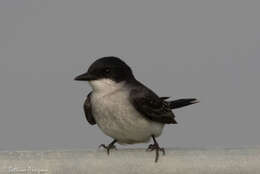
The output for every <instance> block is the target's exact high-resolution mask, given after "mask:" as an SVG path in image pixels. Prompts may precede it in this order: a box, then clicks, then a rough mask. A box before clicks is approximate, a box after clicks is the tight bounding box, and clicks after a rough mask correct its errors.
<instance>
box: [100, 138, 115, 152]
mask: <svg viewBox="0 0 260 174" xmlns="http://www.w3.org/2000/svg"><path fill="white" fill-rule="evenodd" d="M116 142H117V141H116V140H114V141H112V142H111V143H110V144H109V145H108V146H106V145H105V144H100V145H99V146H98V147H99V148H100V147H103V148H105V149H106V150H107V155H109V151H110V149H116V146H115V145H114V144H115V143H116Z"/></svg>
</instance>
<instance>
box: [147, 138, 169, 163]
mask: <svg viewBox="0 0 260 174" xmlns="http://www.w3.org/2000/svg"><path fill="white" fill-rule="evenodd" d="M152 138H153V142H154V144H150V145H149V146H148V148H147V149H146V151H153V150H155V162H157V161H158V159H159V151H162V153H163V155H165V150H164V148H161V147H160V146H159V144H158V143H157V141H156V139H155V137H154V135H152Z"/></svg>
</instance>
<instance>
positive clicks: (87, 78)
mask: <svg viewBox="0 0 260 174" xmlns="http://www.w3.org/2000/svg"><path fill="white" fill-rule="evenodd" d="M96 79H97V78H96V77H95V76H93V75H91V74H89V73H88V72H87V73H84V74H81V75H79V76H77V77H76V78H75V79H74V80H77V81H91V80H96Z"/></svg>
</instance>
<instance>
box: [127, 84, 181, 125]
mask: <svg viewBox="0 0 260 174" xmlns="http://www.w3.org/2000/svg"><path fill="white" fill-rule="evenodd" d="M163 99H164V98H159V97H158V96H157V95H156V94H155V93H154V92H153V91H151V90H150V89H148V88H146V87H145V86H143V85H140V86H139V87H137V88H134V89H132V90H131V92H130V101H131V103H132V104H133V105H134V107H135V109H136V110H137V111H138V112H140V113H141V115H143V116H145V117H146V118H148V119H150V120H152V121H155V122H160V123H165V124H166V123H168V124H177V122H176V121H175V119H174V118H175V116H174V114H173V112H172V111H171V108H170V107H169V103H168V102H166V101H164V100H163Z"/></svg>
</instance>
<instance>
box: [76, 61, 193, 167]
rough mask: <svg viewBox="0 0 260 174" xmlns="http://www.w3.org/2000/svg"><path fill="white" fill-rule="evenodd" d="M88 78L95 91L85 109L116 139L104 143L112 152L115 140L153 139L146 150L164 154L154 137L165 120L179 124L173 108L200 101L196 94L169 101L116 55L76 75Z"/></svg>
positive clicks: (91, 93) (95, 121) (92, 119)
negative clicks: (134, 73) (141, 80)
mask: <svg viewBox="0 0 260 174" xmlns="http://www.w3.org/2000/svg"><path fill="white" fill-rule="evenodd" d="M75 80H79V81H88V82H89V84H90V86H91V87H92V89H93V91H91V92H90V93H89V94H88V95H87V99H86V101H85V103H84V111H85V116H86V119H87V121H88V122H89V123H90V124H91V125H95V124H97V125H98V127H99V128H100V129H101V130H102V132H103V133H104V134H106V135H107V136H110V137H112V138H113V139H114V140H113V141H112V142H111V143H110V144H109V145H107V146H106V145H104V144H101V145H100V147H104V148H105V149H106V150H107V153H108V154H109V151H110V149H113V148H115V146H114V144H115V143H119V144H135V143H143V142H148V141H149V140H150V138H152V139H153V141H154V144H150V145H149V146H148V148H147V151H153V150H155V151H156V156H155V162H157V161H158V158H159V151H162V152H163V154H165V150H164V148H161V147H160V146H159V144H158V143H157V141H156V139H155V137H158V136H160V135H161V133H162V130H163V127H164V125H165V124H177V122H176V120H175V115H174V114H173V112H172V111H171V110H172V109H176V108H180V107H183V106H187V105H190V104H194V103H197V102H198V100H197V99H195V98H185V99H179V100H174V101H167V99H168V98H169V97H159V96H158V95H156V94H155V93H154V92H153V91H152V90H151V89H149V88H147V87H146V86H145V85H143V84H142V83H141V82H139V81H137V80H136V79H135V77H134V75H133V73H132V70H131V68H130V67H129V66H128V65H127V64H126V63H125V62H124V61H122V60H121V59H119V58H117V57H103V58H100V59H98V60H96V61H95V62H94V63H93V64H92V65H91V66H90V67H89V69H88V71H87V72H86V73H84V74H82V75H79V76H77V77H76V78H75Z"/></svg>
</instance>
